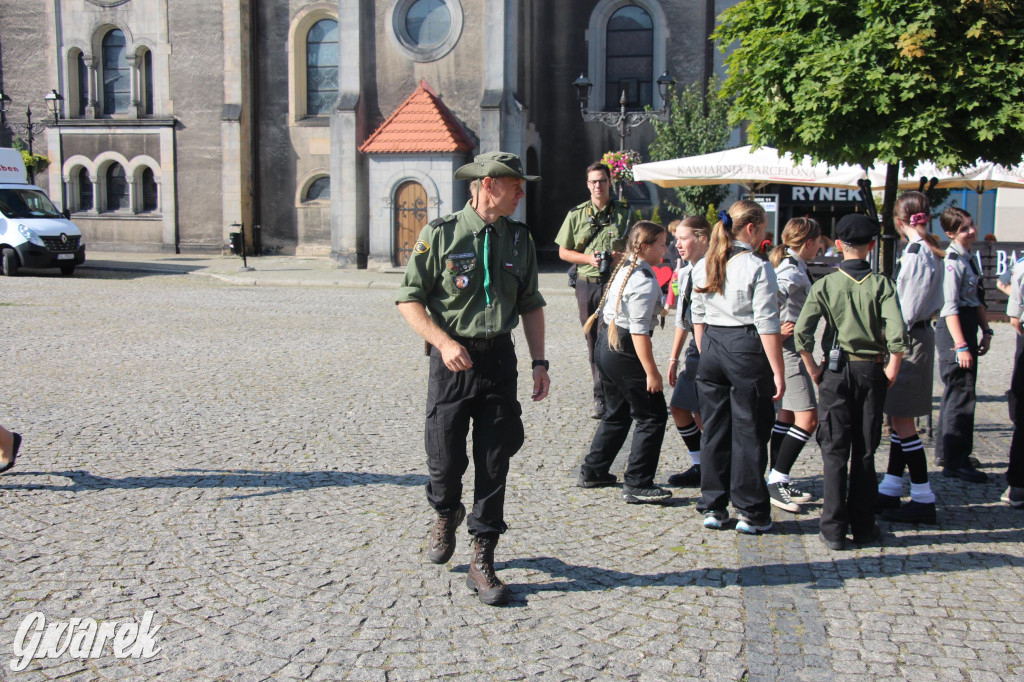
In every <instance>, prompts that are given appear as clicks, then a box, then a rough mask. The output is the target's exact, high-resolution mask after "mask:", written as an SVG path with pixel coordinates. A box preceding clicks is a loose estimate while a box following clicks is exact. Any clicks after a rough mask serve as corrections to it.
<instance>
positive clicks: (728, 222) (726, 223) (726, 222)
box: [718, 211, 732, 232]
mask: <svg viewBox="0 0 1024 682" xmlns="http://www.w3.org/2000/svg"><path fill="white" fill-rule="evenodd" d="M718 219H719V220H721V221H722V227H724V228H725V229H727V230H729V231H730V232H732V216H730V215H729V212H728V211H719V212H718Z"/></svg>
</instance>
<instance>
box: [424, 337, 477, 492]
mask: <svg viewBox="0 0 1024 682" xmlns="http://www.w3.org/2000/svg"><path fill="white" fill-rule="evenodd" d="M473 380H474V370H473V369H469V370H466V371H465V372H452V371H451V370H449V369H448V368H447V367H445V366H444V362H442V360H441V352H440V351H438V350H437V349H436V348H431V349H430V376H429V379H428V382H427V417H426V426H425V428H424V445H425V447H426V452H427V470H428V473H429V476H430V480H429V481H428V482H427V502H428V503H429V504H430V506H431V507H433V508H434V509H435V510H436V511H438V512H448V511H452V510H453V509H455V508H457V507H458V506H459V504H460V502H461V498H462V476H463V474H465V473H466V468H467V467H468V466H469V460H468V458H467V457H466V436H467V434H468V433H469V415H470V408H471V402H472V397H471V396H469V397H468V399H467V395H466V392H465V389H466V386H467V385H469V384H470V383H472V382H473Z"/></svg>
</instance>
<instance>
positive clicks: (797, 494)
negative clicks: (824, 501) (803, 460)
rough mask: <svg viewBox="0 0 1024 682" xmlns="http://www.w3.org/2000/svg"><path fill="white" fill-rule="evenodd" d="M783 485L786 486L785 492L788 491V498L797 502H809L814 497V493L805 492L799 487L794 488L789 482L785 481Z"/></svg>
mask: <svg viewBox="0 0 1024 682" xmlns="http://www.w3.org/2000/svg"><path fill="white" fill-rule="evenodd" d="M783 485H785V486H786V492H788V493H789V499H791V500H793V501H794V502H796V503H797V504H804V503H805V502H810V501H811V500H813V499H814V495H811V494H810V493H805V492H804V491H803V490H800V488H794V487H793V485H792V484H791V483H785V484H783Z"/></svg>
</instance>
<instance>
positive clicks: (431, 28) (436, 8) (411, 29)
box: [388, 0, 462, 62]
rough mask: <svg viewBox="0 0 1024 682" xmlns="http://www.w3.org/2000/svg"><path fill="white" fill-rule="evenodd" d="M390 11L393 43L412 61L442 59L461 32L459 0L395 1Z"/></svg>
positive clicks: (390, 32) (460, 6) (393, 0)
mask: <svg viewBox="0 0 1024 682" xmlns="http://www.w3.org/2000/svg"><path fill="white" fill-rule="evenodd" d="M390 14H391V21H390V22H389V24H390V26H389V27H390V29H391V30H390V31H388V33H389V34H390V36H391V39H392V42H393V43H394V44H395V45H396V46H397V47H398V49H399V50H401V51H402V52H403V53H404V54H405V55H406V56H407V57H409V58H410V59H412V60H413V61H417V62H430V61H434V60H436V59H440V58H441V57H443V56H444V55H446V54H448V52H449V51H451V49H452V48H453V47H455V43H457V42H458V40H459V35H460V34H461V33H462V5H460V4H459V0H392V1H391V8H390Z"/></svg>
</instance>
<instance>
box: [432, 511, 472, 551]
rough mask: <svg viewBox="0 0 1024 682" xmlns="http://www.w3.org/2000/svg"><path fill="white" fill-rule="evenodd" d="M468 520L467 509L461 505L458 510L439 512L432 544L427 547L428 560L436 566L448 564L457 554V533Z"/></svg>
mask: <svg viewBox="0 0 1024 682" xmlns="http://www.w3.org/2000/svg"><path fill="white" fill-rule="evenodd" d="M464 518H466V507H464V506H463V505H462V504H461V503H460V504H459V506H458V507H457V508H456V509H452V510H451V511H448V512H438V513H437V520H436V521H434V529H433V530H432V531H430V544H429V545H428V546H427V558H428V559H430V561H431V562H432V563H435V564H446V563H448V560H449V559H451V558H452V554H454V553H455V531H456V530H458V528H459V524H461V523H462V520H463V519H464Z"/></svg>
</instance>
